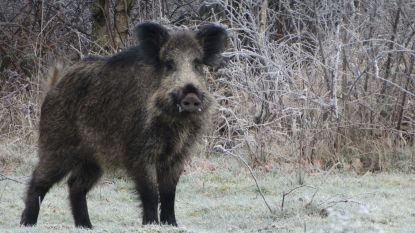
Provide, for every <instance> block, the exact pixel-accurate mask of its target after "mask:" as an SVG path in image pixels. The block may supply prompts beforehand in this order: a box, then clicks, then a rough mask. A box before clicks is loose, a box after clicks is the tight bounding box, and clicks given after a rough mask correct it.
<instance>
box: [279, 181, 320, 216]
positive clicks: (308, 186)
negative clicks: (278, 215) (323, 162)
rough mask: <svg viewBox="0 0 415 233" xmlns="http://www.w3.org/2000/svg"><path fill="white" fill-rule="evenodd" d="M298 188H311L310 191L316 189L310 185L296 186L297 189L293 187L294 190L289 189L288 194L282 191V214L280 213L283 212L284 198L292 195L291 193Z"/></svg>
mask: <svg viewBox="0 0 415 233" xmlns="http://www.w3.org/2000/svg"><path fill="white" fill-rule="evenodd" d="M300 188H312V189H317V188H316V187H314V186H311V185H300V186H297V187H295V188H292V189H290V190H289V191H288V192H285V191H284V192H283V193H282V201H281V212H282V211H284V202H285V197H286V196H288V195H290V193H292V192H294V191H295V190H297V189H300Z"/></svg>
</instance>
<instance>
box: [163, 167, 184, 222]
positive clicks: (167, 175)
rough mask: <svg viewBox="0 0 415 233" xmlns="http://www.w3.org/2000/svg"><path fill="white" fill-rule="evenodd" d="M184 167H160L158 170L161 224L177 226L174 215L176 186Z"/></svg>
mask: <svg viewBox="0 0 415 233" xmlns="http://www.w3.org/2000/svg"><path fill="white" fill-rule="evenodd" d="M182 168H183V167H182V165H181V164H176V165H174V166H159V167H158V169H157V179H158V188H159V194H160V205H161V206H160V209H161V210H160V222H161V223H163V224H169V225H173V226H177V222H176V217H175V213H174V200H175V196H176V185H177V182H178V181H179V177H180V174H181V172H182Z"/></svg>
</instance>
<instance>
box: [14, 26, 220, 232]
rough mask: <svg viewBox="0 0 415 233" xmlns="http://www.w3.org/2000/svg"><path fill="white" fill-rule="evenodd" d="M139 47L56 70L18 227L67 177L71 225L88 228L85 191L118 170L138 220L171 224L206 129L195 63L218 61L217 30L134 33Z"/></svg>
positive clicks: (206, 108)
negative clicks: (136, 204) (134, 195)
mask: <svg viewBox="0 0 415 233" xmlns="http://www.w3.org/2000/svg"><path fill="white" fill-rule="evenodd" d="M135 32H136V35H137V37H138V45H137V46H135V47H132V48H129V49H127V50H125V51H122V52H120V53H118V54H115V55H113V56H111V57H91V58H86V59H85V60H84V61H81V62H79V63H78V64H76V65H74V66H72V67H71V68H67V69H66V70H64V71H59V70H55V72H52V73H53V75H52V76H53V77H52V79H53V82H52V84H51V87H50V88H49V91H48V92H47V95H46V97H45V99H44V101H43V104H42V108H41V117H40V123H39V147H38V148H39V149H38V155H39V162H38V164H37V166H36V168H35V170H34V172H33V175H32V178H31V181H30V183H29V185H28V189H27V196H26V200H25V209H24V211H23V213H22V217H21V225H25V226H28V225H34V224H36V222H37V218H38V214H39V208H40V202H41V201H42V200H43V199H44V197H45V195H46V193H47V192H48V191H49V189H50V188H51V187H52V186H53V185H54V184H55V183H56V182H58V181H59V180H61V179H63V178H64V177H65V176H66V175H67V174H70V175H69V178H68V186H69V197H70V204H71V209H72V214H73V218H74V221H75V225H76V226H78V227H85V228H91V227H92V224H91V221H90V219H89V215H88V209H87V200H86V194H87V193H88V191H89V190H90V189H91V188H92V187H93V186H94V185H95V184H96V183H97V181H98V180H99V178H100V177H101V175H102V173H103V170H104V168H106V167H108V166H109V167H118V168H122V169H125V170H126V172H127V174H128V175H129V176H130V177H131V178H132V180H133V181H134V183H135V187H136V189H137V192H138V193H139V197H140V199H141V204H142V208H143V214H142V219H143V220H142V223H143V224H158V223H159V216H158V205H159V203H160V222H161V223H162V224H170V225H174V226H177V222H176V217H175V211H174V202H175V194H176V185H177V183H178V181H179V177H180V174H181V172H182V170H183V166H184V162H185V160H186V159H188V158H189V156H190V154H191V149H192V147H193V145H194V144H195V142H196V140H197V139H198V138H199V137H200V136H201V134H202V133H203V131H204V129H205V128H206V126H207V125H208V123H209V119H210V112H211V106H212V101H213V99H212V97H211V95H210V94H209V92H208V90H207V87H206V82H205V81H206V80H205V72H204V69H203V66H204V65H207V66H213V67H214V66H217V65H219V64H221V63H222V61H223V60H222V55H221V53H222V52H223V51H224V49H225V47H226V43H227V38H228V37H227V32H226V30H225V29H224V28H223V27H221V26H218V25H214V24H209V25H205V26H201V27H200V28H199V30H197V31H194V32H193V31H174V32H171V31H169V30H167V29H166V28H165V27H163V26H161V25H159V24H156V23H151V22H147V23H142V24H140V25H138V26H137V27H136V29H135Z"/></svg>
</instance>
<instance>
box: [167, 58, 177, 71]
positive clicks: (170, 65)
mask: <svg viewBox="0 0 415 233" xmlns="http://www.w3.org/2000/svg"><path fill="white" fill-rule="evenodd" d="M164 66H165V67H166V70H167V71H173V70H175V69H176V64H175V63H174V61H173V60H167V61H166V62H164Z"/></svg>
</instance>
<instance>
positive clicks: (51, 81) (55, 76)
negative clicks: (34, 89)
mask: <svg viewBox="0 0 415 233" xmlns="http://www.w3.org/2000/svg"><path fill="white" fill-rule="evenodd" d="M62 73H63V65H62V64H61V63H56V64H55V65H54V66H52V67H51V68H50V70H49V74H48V77H47V84H46V88H45V89H46V91H48V90H49V89H50V88H52V87H54V86H55V85H56V84H57V83H58V82H59V80H60V79H61V78H62Z"/></svg>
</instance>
